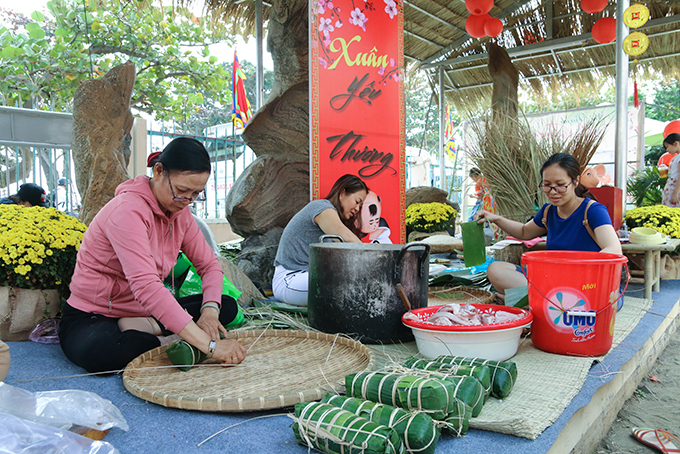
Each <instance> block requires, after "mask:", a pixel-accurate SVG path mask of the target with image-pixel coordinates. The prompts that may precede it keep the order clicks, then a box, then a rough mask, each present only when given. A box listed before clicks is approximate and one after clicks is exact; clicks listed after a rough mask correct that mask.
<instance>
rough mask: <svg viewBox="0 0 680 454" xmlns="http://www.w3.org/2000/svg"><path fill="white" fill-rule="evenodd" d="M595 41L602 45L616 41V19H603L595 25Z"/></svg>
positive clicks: (593, 31)
mask: <svg viewBox="0 0 680 454" xmlns="http://www.w3.org/2000/svg"><path fill="white" fill-rule="evenodd" d="M592 33H593V39H594V40H595V41H597V42H598V43H600V44H607V43H611V42H612V41H614V40H615V39H616V19H614V18H613V17H603V18H602V19H599V20H598V21H597V22H595V24H593V30H592Z"/></svg>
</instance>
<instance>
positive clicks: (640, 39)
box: [623, 32, 649, 57]
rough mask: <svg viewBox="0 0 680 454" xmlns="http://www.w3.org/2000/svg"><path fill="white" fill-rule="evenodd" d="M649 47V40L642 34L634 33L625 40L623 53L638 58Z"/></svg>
mask: <svg viewBox="0 0 680 454" xmlns="http://www.w3.org/2000/svg"><path fill="white" fill-rule="evenodd" d="M647 47H649V38H647V35H645V34H644V33H640V32H633V33H631V34H630V35H628V36H626V37H625V38H624V39H623V51H624V52H625V53H627V54H628V55H630V56H631V57H637V56H638V55H640V54H642V53H643V52H644V51H646V50H647Z"/></svg>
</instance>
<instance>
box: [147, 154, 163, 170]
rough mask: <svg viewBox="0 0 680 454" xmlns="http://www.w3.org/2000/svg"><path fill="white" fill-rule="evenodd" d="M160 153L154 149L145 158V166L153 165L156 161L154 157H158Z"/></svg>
mask: <svg viewBox="0 0 680 454" xmlns="http://www.w3.org/2000/svg"><path fill="white" fill-rule="evenodd" d="M160 155H161V152H160V151H154V152H153V153H151V154H150V155H149V157H148V158H146V166H147V167H153V165H154V164H155V163H156V158H158V157H159V156H160Z"/></svg>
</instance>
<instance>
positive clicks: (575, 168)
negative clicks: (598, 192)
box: [541, 153, 597, 200]
mask: <svg viewBox="0 0 680 454" xmlns="http://www.w3.org/2000/svg"><path fill="white" fill-rule="evenodd" d="M554 165H558V166H560V167H561V168H562V169H563V170H564V171H565V172H567V175H568V176H569V178H571V181H576V179H577V178H578V177H579V176H581V165H580V164H579V163H578V160H577V159H576V158H575V157H573V156H572V155H570V154H569V153H555V154H554V155H552V156H550V157H549V158H548V159H546V160H545V162H544V163H543V165H542V166H541V178H543V171H544V170H545V169H547V168H548V167H550V166H554ZM574 192H575V193H576V196H578V197H587V198H590V199H593V200H597V199H596V198H595V196H594V195H593V194H591V193H590V191H589V190H588V188H586V187H585V186H583V185H582V184H581V183H580V182H579V183H578V184H577V185H576V187H575V188H574Z"/></svg>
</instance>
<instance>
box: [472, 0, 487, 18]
mask: <svg viewBox="0 0 680 454" xmlns="http://www.w3.org/2000/svg"><path fill="white" fill-rule="evenodd" d="M465 8H467V10H468V11H470V14H474V15H475V16H481V15H482V14H486V13H488V12H489V11H491V8H493V0H465Z"/></svg>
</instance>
